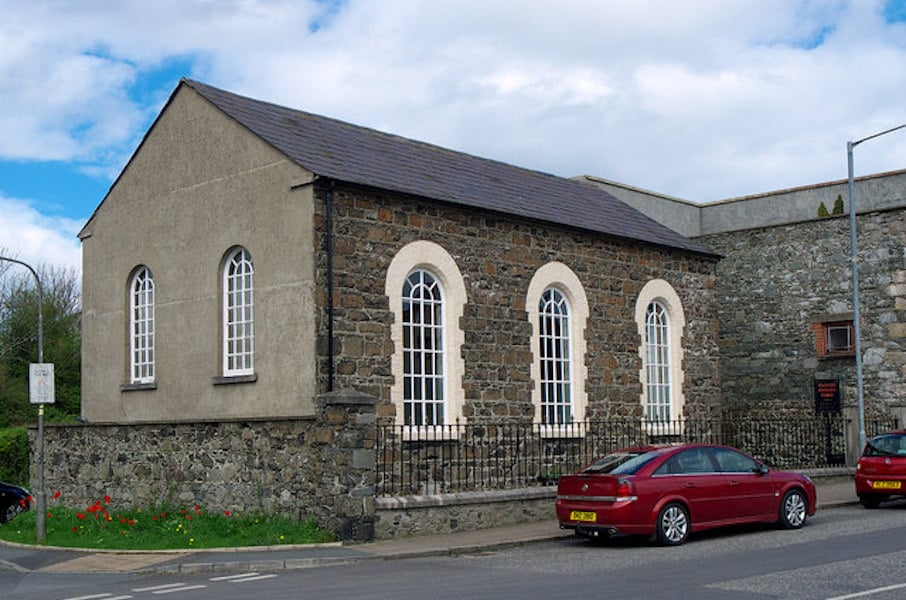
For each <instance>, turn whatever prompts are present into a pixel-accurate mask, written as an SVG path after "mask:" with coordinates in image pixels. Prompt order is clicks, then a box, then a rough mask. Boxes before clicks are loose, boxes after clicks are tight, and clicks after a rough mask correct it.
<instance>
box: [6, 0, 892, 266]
mask: <svg viewBox="0 0 906 600" xmlns="http://www.w3.org/2000/svg"><path fill="white" fill-rule="evenodd" d="M0 14H2V15H3V18H2V19H0V256H7V257H11V258H16V259H18V260H23V261H25V262H28V263H29V264H32V265H33V266H35V267H38V266H41V265H46V266H53V267H62V268H72V269H75V270H76V271H79V270H80V263H81V245H80V242H79V240H78V237H77V233H78V231H79V230H80V229H81V227H82V226H83V225H84V224H85V223H86V221H87V220H88V218H89V217H90V216H91V214H92V212H93V211H94V210H95V208H96V207H97V206H98V204H100V202H101V201H102V200H103V198H104V196H105V195H106V193H107V191H108V190H109V189H110V186H111V185H112V183H113V181H114V180H115V179H116V177H117V175H118V174H119V173H120V171H121V170H122V169H123V167H124V166H125V165H126V163H127V162H128V160H129V158H130V156H131V155H132V153H133V152H134V151H135V149H136V148H137V146H138V144H139V143H140V142H141V139H142V137H143V136H144V134H145V133H146V132H147V130H148V128H149V127H150V126H151V124H152V123H153V122H154V119H155V118H156V117H157V115H158V114H159V112H160V110H161V108H162V107H163V106H164V104H165V103H166V101H167V99H168V98H169V97H170V95H171V94H172V92H173V91H174V90H175V88H176V86H177V85H178V83H179V80H180V78H181V77H188V78H191V79H196V80H199V81H202V82H204V83H207V84H210V85H213V86H216V87H220V88H223V89H226V90H229V91H232V92H236V93H239V94H242V95H246V96H250V97H253V98H257V99H261V100H266V101H270V102H274V103H277V104H281V105H284V106H289V107H292V108H297V109H300V110H304V111H307V112H312V113H316V114H320V115H324V116H328V117H333V118H337V119H341V120H344V121H348V122H351V123H355V124H358V125H363V126H367V127H371V128H374V129H378V130H381V131H386V132H389V133H394V134H398V135H402V136H406V137H409V138H413V139H417V140H421V141H425V142H430V143H434V144H437V145H440V146H444V147H447V148H452V149H455V150H459V151H462V152H467V153H470V154H474V155H476V156H482V157H485V158H491V159H495V160H500V161H503V162H507V163H511V164H514V165H518V166H521V167H526V168H529V169H534V170H538V171H543V172H546V173H552V174H555V175H561V176H564V177H573V176H578V175H595V176H598V177H602V178H605V179H609V180H613V181H618V182H620V183H624V184H628V185H631V186H635V187H640V188H645V189H648V190H653V191H656V192H659V193H663V194H667V195H670V196H676V197H679V198H683V199H687V200H691V201H695V202H702V203H704V202H712V201H715V200H720V199H725V198H731V197H738V196H746V195H750V194H757V193H762V192H768V191H773V190H779V189H784V188H789V187H797V186H802V185H811V184H815V183H821V182H825V181H833V180H839V179H845V178H846V176H847V162H846V142H847V141H855V140H860V139H863V138H865V137H867V136H870V135H873V134H875V133H878V132H880V131H884V130H887V129H890V128H892V127H895V126H897V125H900V124H903V123H906V0H891V1H885V0H814V1H809V0H686V1H683V2H677V1H676V0H558V1H557V2H553V1H551V0H548V1H541V0H431V1H430V2H426V1H424V0H155V1H151V2H149V1H148V0H141V1H133V0H31V1H30V2H22V1H21V0H0ZM854 162H855V174H856V176H859V175H866V174H871V173H879V172H885V171H892V170H899V169H904V168H906V129H904V130H900V131H897V132H893V133H890V134H889V135H885V136H882V137H880V138H876V139H873V140H870V141H868V142H866V143H865V144H860V145H858V146H857V149H856V150H855V152H854Z"/></svg>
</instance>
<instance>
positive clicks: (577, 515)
mask: <svg viewBox="0 0 906 600" xmlns="http://www.w3.org/2000/svg"><path fill="white" fill-rule="evenodd" d="M569 520H570V521H584V522H590V523H594V522H595V521H597V515H596V514H595V513H593V512H585V511H582V510H573V511H570V513H569Z"/></svg>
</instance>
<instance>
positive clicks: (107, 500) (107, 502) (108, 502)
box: [104, 496, 112, 504]
mask: <svg viewBox="0 0 906 600" xmlns="http://www.w3.org/2000/svg"><path fill="white" fill-rule="evenodd" d="M111 502H112V500H111V499H110V496H104V504H110V503H111Z"/></svg>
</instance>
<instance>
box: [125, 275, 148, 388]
mask: <svg viewBox="0 0 906 600" xmlns="http://www.w3.org/2000/svg"><path fill="white" fill-rule="evenodd" d="M153 381H154V277H153V276H152V275H151V270H150V269H149V268H148V267H141V268H139V269H138V270H137V271H136V272H135V274H134V275H133V276H132V281H131V283H130V285H129V382H130V383H152V382H153Z"/></svg>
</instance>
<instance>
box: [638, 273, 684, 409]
mask: <svg viewBox="0 0 906 600" xmlns="http://www.w3.org/2000/svg"><path fill="white" fill-rule="evenodd" d="M652 302H658V303H659V304H660V305H661V306H663V307H664V309H665V310H666V311H667V320H668V330H669V334H670V374H671V376H670V404H671V416H672V418H673V419H676V418H679V417H680V416H682V414H683V407H684V406H685V403H686V400H685V396H684V395H683V379H684V372H683V354H684V352H683V344H682V338H683V331H684V329H685V326H686V315H685V312H684V311H683V304H682V302H681V301H680V297H679V295H678V294H677V293H676V290H674V289H673V286H671V285H670V284H669V283H668V282H666V281H665V280H663V279H652V280H651V281H649V282H648V283H646V284H645V286H644V287H643V288H642V291H641V292H639V296H638V298H637V299H636V304H635V321H636V325H637V326H638V333H639V358H640V359H641V368H640V369H639V381H640V382H641V384H642V393H641V395H640V397H639V401H640V402H641V404H642V409H643V411H645V412H644V414H647V408H648V374H647V368H646V364H645V360H646V359H645V356H646V352H645V321H646V318H645V317H646V314H647V312H648V306H649V305H650V304H651V303H652Z"/></svg>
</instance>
